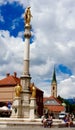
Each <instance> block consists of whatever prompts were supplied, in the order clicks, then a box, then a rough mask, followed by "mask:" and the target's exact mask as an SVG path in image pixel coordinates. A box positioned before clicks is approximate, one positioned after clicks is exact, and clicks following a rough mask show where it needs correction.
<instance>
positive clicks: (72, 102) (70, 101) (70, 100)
mask: <svg viewBox="0 0 75 130" xmlns="http://www.w3.org/2000/svg"><path fill="white" fill-rule="evenodd" d="M65 100H66V101H68V102H69V103H70V104H75V98H70V99H65Z"/></svg>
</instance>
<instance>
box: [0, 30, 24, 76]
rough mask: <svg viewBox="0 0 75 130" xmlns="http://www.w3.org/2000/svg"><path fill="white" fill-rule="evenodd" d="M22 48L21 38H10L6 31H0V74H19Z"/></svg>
mask: <svg viewBox="0 0 75 130" xmlns="http://www.w3.org/2000/svg"><path fill="white" fill-rule="evenodd" d="M23 46H24V44H23V41H22V39H21V38H19V37H18V38H14V37H13V36H12V37H11V36H10V33H9V32H8V31H3V30H1V31H0V49H1V51H0V56H1V57H2V58H1V60H0V65H1V66H0V72H2V73H3V74H4V73H8V72H10V73H13V72H14V71H16V72H18V73H20V74H21V71H22V65H21V64H22V60H23V58H22V57H23ZM19 68H20V69H19Z"/></svg>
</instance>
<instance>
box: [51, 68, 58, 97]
mask: <svg viewBox="0 0 75 130" xmlns="http://www.w3.org/2000/svg"><path fill="white" fill-rule="evenodd" d="M51 86H52V87H51V96H53V97H55V98H57V81H56V73H55V67H54V72H53V77H52V83H51Z"/></svg>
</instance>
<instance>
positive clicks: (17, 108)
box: [11, 97, 21, 118]
mask: <svg viewBox="0 0 75 130" xmlns="http://www.w3.org/2000/svg"><path fill="white" fill-rule="evenodd" d="M11 117H14V118H18V117H21V97H15V99H14V101H13V104H12V114H11Z"/></svg>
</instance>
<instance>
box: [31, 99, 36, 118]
mask: <svg viewBox="0 0 75 130" xmlns="http://www.w3.org/2000/svg"><path fill="white" fill-rule="evenodd" d="M36 107H37V106H36V98H30V119H35V118H37V111H36Z"/></svg>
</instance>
